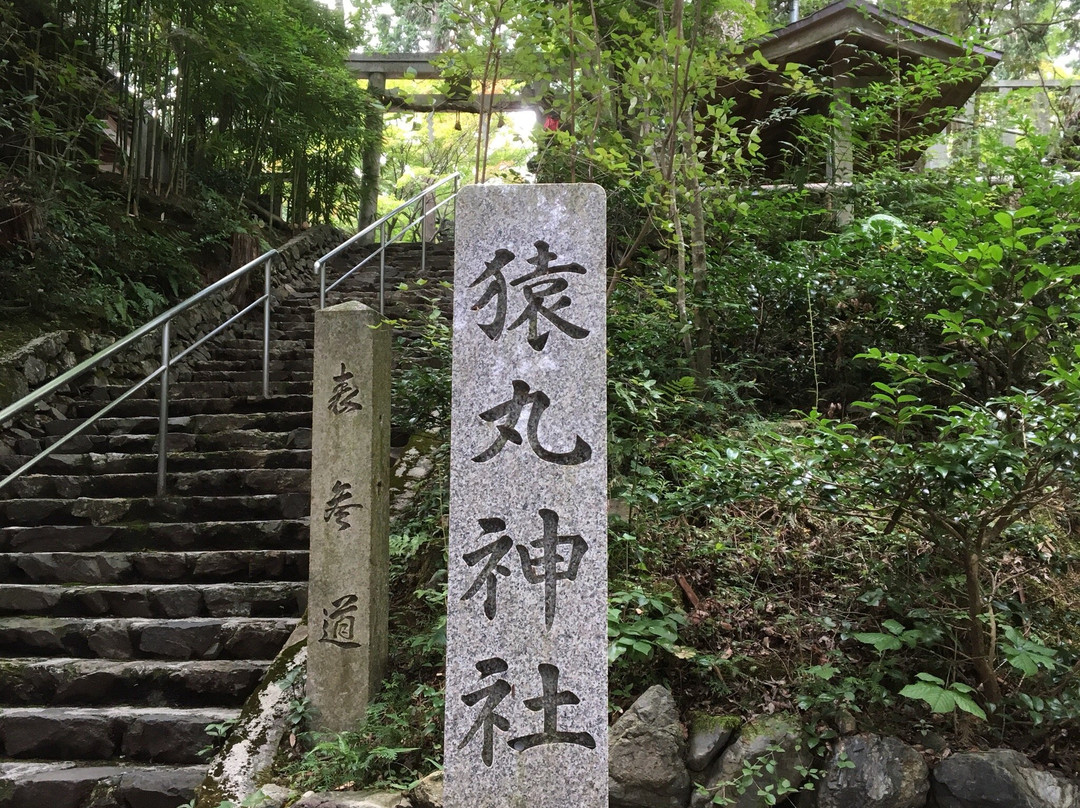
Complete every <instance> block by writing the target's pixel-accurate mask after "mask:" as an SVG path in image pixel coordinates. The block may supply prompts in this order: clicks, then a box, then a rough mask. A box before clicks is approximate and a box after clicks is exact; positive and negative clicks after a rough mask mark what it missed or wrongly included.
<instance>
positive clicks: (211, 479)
mask: <svg viewBox="0 0 1080 808" xmlns="http://www.w3.org/2000/svg"><path fill="white" fill-rule="evenodd" d="M167 480H168V492H169V495H170V496H174V497H175V496H204V497H207V496H213V495H214V494H215V493H217V492H221V491H228V492H229V494H230V495H232V496H238V495H244V494H273V493H286V492H300V493H305V492H308V491H309V490H310V485H311V472H310V470H308V469H207V470H204V471H178V472H170V473H169V474H168V476H167ZM5 493H7V494H8V495H9V496H12V495H13V496H16V497H22V498H27V499H49V498H53V497H62V498H65V499H77V498H79V497H108V498H115V497H152V496H154V495H155V494H156V493H157V473H156V471H155V472H153V473H151V472H142V473H133V474H64V475H59V474H26V475H23V476H22V477H20V478H19V479H17V480H15V481H14V482H13V483H11V484H9V485H8V487H7V489H6V491H5Z"/></svg>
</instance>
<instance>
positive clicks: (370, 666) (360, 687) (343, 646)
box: [307, 302, 390, 732]
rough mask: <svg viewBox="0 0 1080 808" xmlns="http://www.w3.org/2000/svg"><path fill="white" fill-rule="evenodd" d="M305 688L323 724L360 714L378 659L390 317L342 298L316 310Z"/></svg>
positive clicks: (338, 727)
mask: <svg viewBox="0 0 1080 808" xmlns="http://www.w3.org/2000/svg"><path fill="white" fill-rule="evenodd" d="M312 402H313V412H312V430H311V432H312V434H311V550H310V568H311V571H310V583H309V585H308V675H307V695H308V698H310V699H311V702H312V706H314V707H315V709H316V710H317V713H318V724H319V727H320V728H321V729H324V730H328V731H331V732H340V731H342V730H346V729H352V728H354V727H355V726H356V724H357V723H358V722H359V721H360V720H361V719H363V717H364V713H365V711H366V710H367V705H368V702H369V701H370V699H371V698H372V697H373V696H374V695H375V692H376V691H377V690H378V688H379V684H380V682H381V681H382V677H383V673H384V671H385V669H386V655H387V609H388V606H387V600H388V597H389V594H388V578H389V512H390V508H389V493H388V491H389V475H390V327H389V326H388V325H386V324H385V323H383V324H380V319H379V315H378V313H377V312H375V311H373V310H372V309H369V308H368V307H367V306H364V305H363V304H361V303H356V302H349V303H342V304H340V305H338V306H333V307H331V308H327V309H322V310H320V311H318V312H316V314H315V378H314V383H313V391H312Z"/></svg>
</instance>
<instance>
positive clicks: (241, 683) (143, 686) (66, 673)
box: [0, 657, 270, 707]
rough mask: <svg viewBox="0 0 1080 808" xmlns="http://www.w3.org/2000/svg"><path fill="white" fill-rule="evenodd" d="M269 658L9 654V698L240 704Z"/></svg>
mask: <svg viewBox="0 0 1080 808" xmlns="http://www.w3.org/2000/svg"><path fill="white" fill-rule="evenodd" d="M269 664H270V661H269V660H257V659H240V660H159V659H137V660H114V659H76V658H71V657H57V658H54V659H39V658H32V659H20V658H13V659H4V660H0V688H3V693H4V699H3V700H4V703H5V704H8V705H13V706H28V705H33V704H50V705H61V704H77V705H82V706H101V705H119V704H127V705H142V706H153V707H239V706H241V705H242V704H243V701H244V699H245V698H246V697H247V694H248V693H250V692H251V691H252V690H253V689H254V688H255V687H256V686H257V685H258V683H259V680H260V679H261V678H262V676H263V674H264V673H266V668H267V666H268V665H269Z"/></svg>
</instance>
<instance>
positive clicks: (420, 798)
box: [408, 771, 443, 808]
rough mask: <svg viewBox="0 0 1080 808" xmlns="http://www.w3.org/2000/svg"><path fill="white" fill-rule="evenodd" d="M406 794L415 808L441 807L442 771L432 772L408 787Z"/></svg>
mask: <svg viewBox="0 0 1080 808" xmlns="http://www.w3.org/2000/svg"><path fill="white" fill-rule="evenodd" d="M408 796H409V799H410V800H411V801H412V804H413V805H414V806H416V808H443V773H442V772H441V771H438V772H432V773H431V774H429V775H428V776H427V777H425V778H423V779H422V780H421V781H420V782H419V783H417V784H416V785H415V786H413V787H412V788H411V789H409V794H408Z"/></svg>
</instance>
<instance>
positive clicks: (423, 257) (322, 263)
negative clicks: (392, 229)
mask: <svg viewBox="0 0 1080 808" xmlns="http://www.w3.org/2000/svg"><path fill="white" fill-rule="evenodd" d="M460 180H461V174H460V173H458V172H454V173H453V174H450V175H448V176H446V177H443V178H442V179H441V180H439V181H438V182H435V183H432V184H431V185H429V186H428V187H427V188H425V189H424V190H422V191H421V192H420V193H418V194H416V196H413V197H412V198H410V199H407V200H406V201H404V202H402V203H401V204H400V205H398V206H397V207H396V208H394V209H393V210H392V211H390V212H389V213H387V214H386V215H385V216H383V217H382V218H381V219H379V220H378V221H375V222H372V223H371V224H369V225H368V226H367V227H365V228H364V229H363V230H361V231H360V232H359V233H357V234H356V235H355V236H353V237H351V238H349V239H347V240H346V241H344V242H342V243H341V244H339V245H338V246H337V247H335V248H334V249H332V250H331V251H330V252H328V253H327V254H326V255H324V256H323V257H322V258H319V259H318V260H317V261H316V262H315V274H317V275H318V276H319V308H320V309H321V308H325V306H326V293H327V292H330V291H332V290H333V289H334V288H335V287H336V286H337V285H338V284H339V283H341V282H342V281H343V280H345V279H346V278H347V277H349V276H350V275H352V274H353V273H354V272H356V270H358V269H360V267H362V266H364V265H365V264H367V263H368V261H371V260H372V259H374V258H375V256H379V314H382V313H383V307H384V298H385V296H386V248H387V247H389V246H390V245H391V244H393V243H394V242H396V241H400V240H401V238H402V237H403V236H404V235H405V234H406V233H408V232H409V231H410V230H412V229H413V228H414V227H416V226H417V225H418V224H420V223H421V222H423V221H424V219H426V218H427V217H428V216H434V215H435V212H436V211H437V210H439V209H440V208H442V207H443V206H444V205H449V204H450V202H452V201H453V200H454V199H455V198H456V197H457V195H458V190H459V181H460ZM450 182H452V183H454V192H453V193H452V194H450V196H448V197H446V199H443V200H442V201H441V202H437V203H436V204H435V205H433V206H432V207H430V208H428V207H424V208H423V209H422V210H423V212H422V213H421V214H420V215H419V216H416V217H414V218H413V219H412V220H411V221H410V222H409V223H408V224H406V225H405V226H404V227H402V228H401V230H399V231H398V232H397V233H396V234H394V235H392V236H391V237H390V239H389V240H387V238H386V224H387V222H389V221H390V220H391V219H393V218H394V217H395V216H397V215H398V214H399V213H401V212H402V211H403V210H405V209H406V208H408V207H409V206H410V205H415V204H416V203H417V202H420V203H421V204H423V201H424V199H425V197H427V195H428V194H434V193H435V190H436V189H437V188H441V187H442V186H444V185H446V184H447V183H450ZM376 230H378V231H379V247H378V249H377V250H374V251H373V252H372V253H371V254H370V255H368V256H366V257H365V258H364V260H362V261H361V262H360V263H359V264H357V265H356V266H354V267H353V268H352V269H350V270H349V271H348V272H346V273H345V274H344V275H342V276H341V277H340V278H338V279H337V280H336V281H334V282H333V283H332V284H330V285H329V286H327V285H326V264H327V262H328V261H329V260H330V259H331V258H333V257H334V256H336V255H339V254H340V253H343V252H345V251H346V250H348V249H349V248H350V247H352V246H353V245H354V244H356V243H357V242H359V241H360V240H361V239H363V238H364V237H365V236H369V235H371V234H372V233H374V232H375V231H376ZM426 269H427V241H425V240H424V239H423V238H421V239H420V272H421V273H423V272H424V271H425V270H426Z"/></svg>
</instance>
